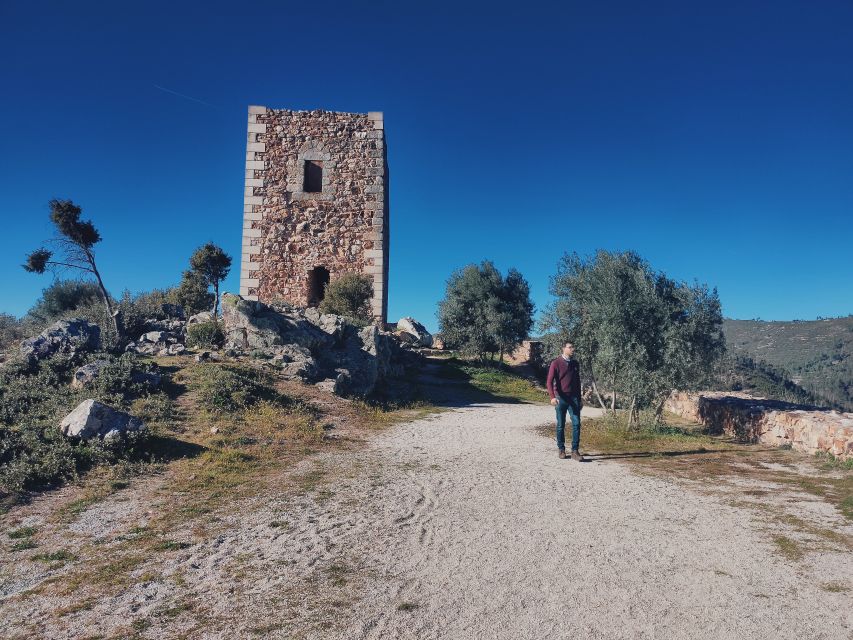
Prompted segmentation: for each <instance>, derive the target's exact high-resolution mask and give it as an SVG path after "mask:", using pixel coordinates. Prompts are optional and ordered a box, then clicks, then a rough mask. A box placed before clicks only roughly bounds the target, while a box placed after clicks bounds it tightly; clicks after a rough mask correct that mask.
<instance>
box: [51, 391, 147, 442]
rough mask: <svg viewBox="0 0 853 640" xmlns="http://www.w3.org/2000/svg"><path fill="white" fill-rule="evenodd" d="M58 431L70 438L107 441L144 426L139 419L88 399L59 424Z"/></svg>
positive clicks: (136, 430) (141, 428)
mask: <svg viewBox="0 0 853 640" xmlns="http://www.w3.org/2000/svg"><path fill="white" fill-rule="evenodd" d="M59 429H60V431H62V433H63V435H66V436H68V437H70V438H80V439H81V440H90V439H92V438H100V439H101V440H107V441H109V440H115V439H118V438H121V437H122V436H123V435H125V434H127V433H133V432H138V431H142V430H144V429H145V425H144V424H143V423H142V421H141V420H140V419H139V418H135V417H133V416H132V415H130V414H128V413H124V412H123V411H117V410H116V409H113V408H112V407H108V406H107V405H105V404H103V403H101V402H98V401H97V400H92V399H91V398H90V399H89V400H84V401H83V402H81V403H80V404H79V405H77V408H75V409H74V411H72V412H71V413H69V414H68V415H67V416H65V417H64V418H63V419H62V422H60V423H59Z"/></svg>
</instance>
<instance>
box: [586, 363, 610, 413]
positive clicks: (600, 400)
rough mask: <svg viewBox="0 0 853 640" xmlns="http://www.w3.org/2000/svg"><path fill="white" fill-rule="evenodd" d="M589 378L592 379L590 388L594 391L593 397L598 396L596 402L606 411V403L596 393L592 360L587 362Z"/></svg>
mask: <svg viewBox="0 0 853 640" xmlns="http://www.w3.org/2000/svg"><path fill="white" fill-rule="evenodd" d="M589 379H590V380H591V381H592V390H593V392H594V393H595V397H596V398H598V404H599V405H601V408H602V409H603V410H604V413H607V405H606V404H604V400H603V399H602V397H601V394H600V393H598V386H597V385H596V384H595V374H594V373H593V372H592V362H590V363H589Z"/></svg>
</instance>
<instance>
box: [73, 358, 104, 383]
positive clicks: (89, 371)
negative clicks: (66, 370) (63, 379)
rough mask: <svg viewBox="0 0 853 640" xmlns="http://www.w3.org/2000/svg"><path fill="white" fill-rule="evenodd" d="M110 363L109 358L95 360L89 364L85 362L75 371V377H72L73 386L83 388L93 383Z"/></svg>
mask: <svg viewBox="0 0 853 640" xmlns="http://www.w3.org/2000/svg"><path fill="white" fill-rule="evenodd" d="M109 364H110V362H109V360H95V362H90V363H89V364H84V365H83V366H82V367H80V368H79V369H77V371H75V372H74V377H73V378H72V379H71V386H72V387H73V388H74V389H82V388H83V387H87V386H89V385H90V384H92V383H93V382H94V381H95V379H96V378H97V377H98V376H99V375H101V371H103V369H104V367H106V366H108V365H109Z"/></svg>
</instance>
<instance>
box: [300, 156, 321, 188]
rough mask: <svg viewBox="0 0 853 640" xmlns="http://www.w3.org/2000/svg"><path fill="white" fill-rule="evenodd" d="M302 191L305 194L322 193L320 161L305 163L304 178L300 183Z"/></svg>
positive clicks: (307, 161)
mask: <svg viewBox="0 0 853 640" xmlns="http://www.w3.org/2000/svg"><path fill="white" fill-rule="evenodd" d="M302 190H303V191H304V192H306V193H320V192H322V191H323V161H322V160H306V161H305V177H304V179H303V182H302Z"/></svg>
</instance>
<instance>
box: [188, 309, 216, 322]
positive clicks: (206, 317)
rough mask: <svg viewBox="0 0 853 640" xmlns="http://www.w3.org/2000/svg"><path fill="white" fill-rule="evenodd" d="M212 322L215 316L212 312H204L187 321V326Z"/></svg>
mask: <svg viewBox="0 0 853 640" xmlns="http://www.w3.org/2000/svg"><path fill="white" fill-rule="evenodd" d="M212 320H213V314H212V313H211V312H210V311H202V312H201V313H197V314H195V315H194V316H190V319H189V320H187V325H191V324H198V323H199V322H211V321H212Z"/></svg>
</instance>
